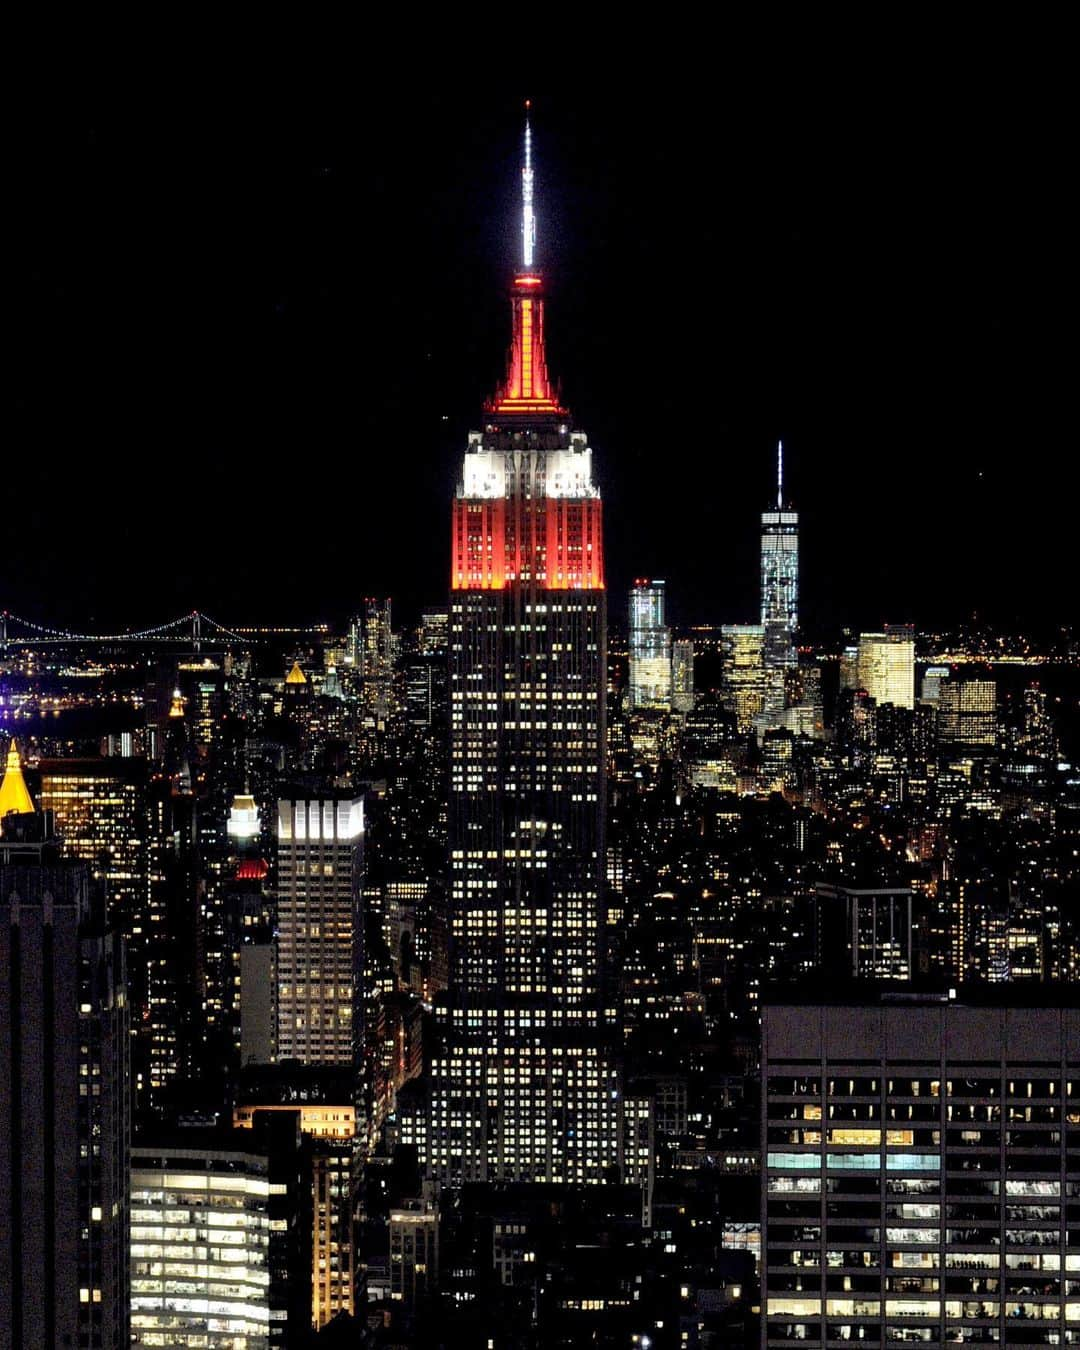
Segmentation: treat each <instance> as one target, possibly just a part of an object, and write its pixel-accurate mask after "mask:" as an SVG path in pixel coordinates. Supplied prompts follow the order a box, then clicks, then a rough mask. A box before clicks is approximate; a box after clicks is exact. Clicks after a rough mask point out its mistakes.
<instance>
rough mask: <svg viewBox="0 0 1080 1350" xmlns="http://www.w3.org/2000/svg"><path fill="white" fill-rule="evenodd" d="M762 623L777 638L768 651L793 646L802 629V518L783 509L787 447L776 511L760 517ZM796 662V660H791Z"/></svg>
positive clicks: (779, 461)
mask: <svg viewBox="0 0 1080 1350" xmlns="http://www.w3.org/2000/svg"><path fill="white" fill-rule="evenodd" d="M761 622H762V624H764V625H765V627H766V629H772V630H773V631H774V634H775V638H774V640H773V641H771V642H767V644H766V645H767V647H769V648H774V647H779V646H781V645H783V639H784V636H785V635H786V645H787V647H788V648H789V649H790V648H791V647H793V645H794V636H795V630H796V629H797V628H798V626H799V514H798V512H797V511H792V510H790V509H786V510H785V508H784V443H783V441H779V442H777V446H776V510H775V511H763V512H762V513H761ZM791 659H792V660H793V657H792V658H791Z"/></svg>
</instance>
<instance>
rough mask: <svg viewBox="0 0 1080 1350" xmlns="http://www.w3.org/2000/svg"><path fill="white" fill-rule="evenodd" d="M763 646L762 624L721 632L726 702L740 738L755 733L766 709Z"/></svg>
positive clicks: (728, 626) (726, 628) (731, 627)
mask: <svg viewBox="0 0 1080 1350" xmlns="http://www.w3.org/2000/svg"><path fill="white" fill-rule="evenodd" d="M764 643H765V629H764V626H763V625H762V624H757V623H732V624H725V625H724V626H723V627H722V628H721V630H720V646H721V652H722V655H723V674H722V681H723V683H722V689H723V695H724V702H725V703H726V704H727V707H728V709H729V710H730V711H731V712H732V713H733V714H734V716H735V725H736V727H737V728H738V730H739V733H740V734H741V735H746V734H747V733H748V732H750V731H753V729H754V721H755V719H756V718H758V717H759V716H760V715H761V713H762V711H763V710H764V707H765V692H766V680H765V665H764Z"/></svg>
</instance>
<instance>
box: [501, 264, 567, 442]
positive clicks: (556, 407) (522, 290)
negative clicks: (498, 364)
mask: <svg viewBox="0 0 1080 1350" xmlns="http://www.w3.org/2000/svg"><path fill="white" fill-rule="evenodd" d="M511 304H512V306H513V314H514V337H513V341H512V342H511V344H510V362H509V368H508V370H507V372H506V381H505V383H504V384H503V385H502V387H501V388H500V390H499V392H498V394H496V396H495V397H494V398H493V399H492V400H491V402H490V403H489V404H488V405H487V411H488V412H489V413H497V414H498V415H499V416H500V417H505V416H506V415H507V414H508V413H514V414H524V415H526V416H530V417H537V416H539V417H566V416H567V411H566V409H565V408H564V407H563V406H562V404H561V403H560V402H559V399H558V396H557V394H556V391H555V389H554V387H553V385H552V383H551V378H550V376H549V375H548V368H547V358H546V356H545V354H544V297H543V294H542V292H541V280H540V277H539V276H537V274H536V273H535V272H522V273H520V274H519V275H518V276H516V277H515V278H514V292H513V295H512V297H511Z"/></svg>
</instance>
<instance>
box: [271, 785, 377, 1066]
mask: <svg viewBox="0 0 1080 1350" xmlns="http://www.w3.org/2000/svg"><path fill="white" fill-rule="evenodd" d="M363 836H364V803H363V800H362V799H361V798H355V797H349V796H333V795H330V796H327V795H322V796H318V797H305V798H298V799H293V800H281V801H279V802H278V828H277V841H278V857H277V862H278V913H277V924H278V940H277V977H278V989H277V1056H278V1058H279V1059H295V1060H298V1061H299V1062H300V1063H301V1064H341V1065H352V1064H354V1063H357V1062H358V1058H359V1056H358V1048H359V1046H360V1036H361V1031H362V1023H361V1016H360V1014H361V1011H362V1002H361V975H362V972H363V951H362V948H363V941H362V939H363V925H362V923H361V920H360V915H359V893H360V886H359V883H360V873H361V868H362V863H363V856H362V845H363Z"/></svg>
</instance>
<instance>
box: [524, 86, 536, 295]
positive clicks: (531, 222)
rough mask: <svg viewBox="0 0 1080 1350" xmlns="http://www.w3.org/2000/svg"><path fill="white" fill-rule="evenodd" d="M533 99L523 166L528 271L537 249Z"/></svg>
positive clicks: (528, 106)
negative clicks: (533, 165)
mask: <svg viewBox="0 0 1080 1350" xmlns="http://www.w3.org/2000/svg"><path fill="white" fill-rule="evenodd" d="M531 107H532V100H531V99H526V100H525V163H524V164H523V165H522V168H521V259H522V266H523V267H524V269H525V271H526V272H531V271H532V266H533V254H534V252H535V249H536V217H535V216H534V215H533V167H532V128H531V127H530V125H529V109H530V108H531Z"/></svg>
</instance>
